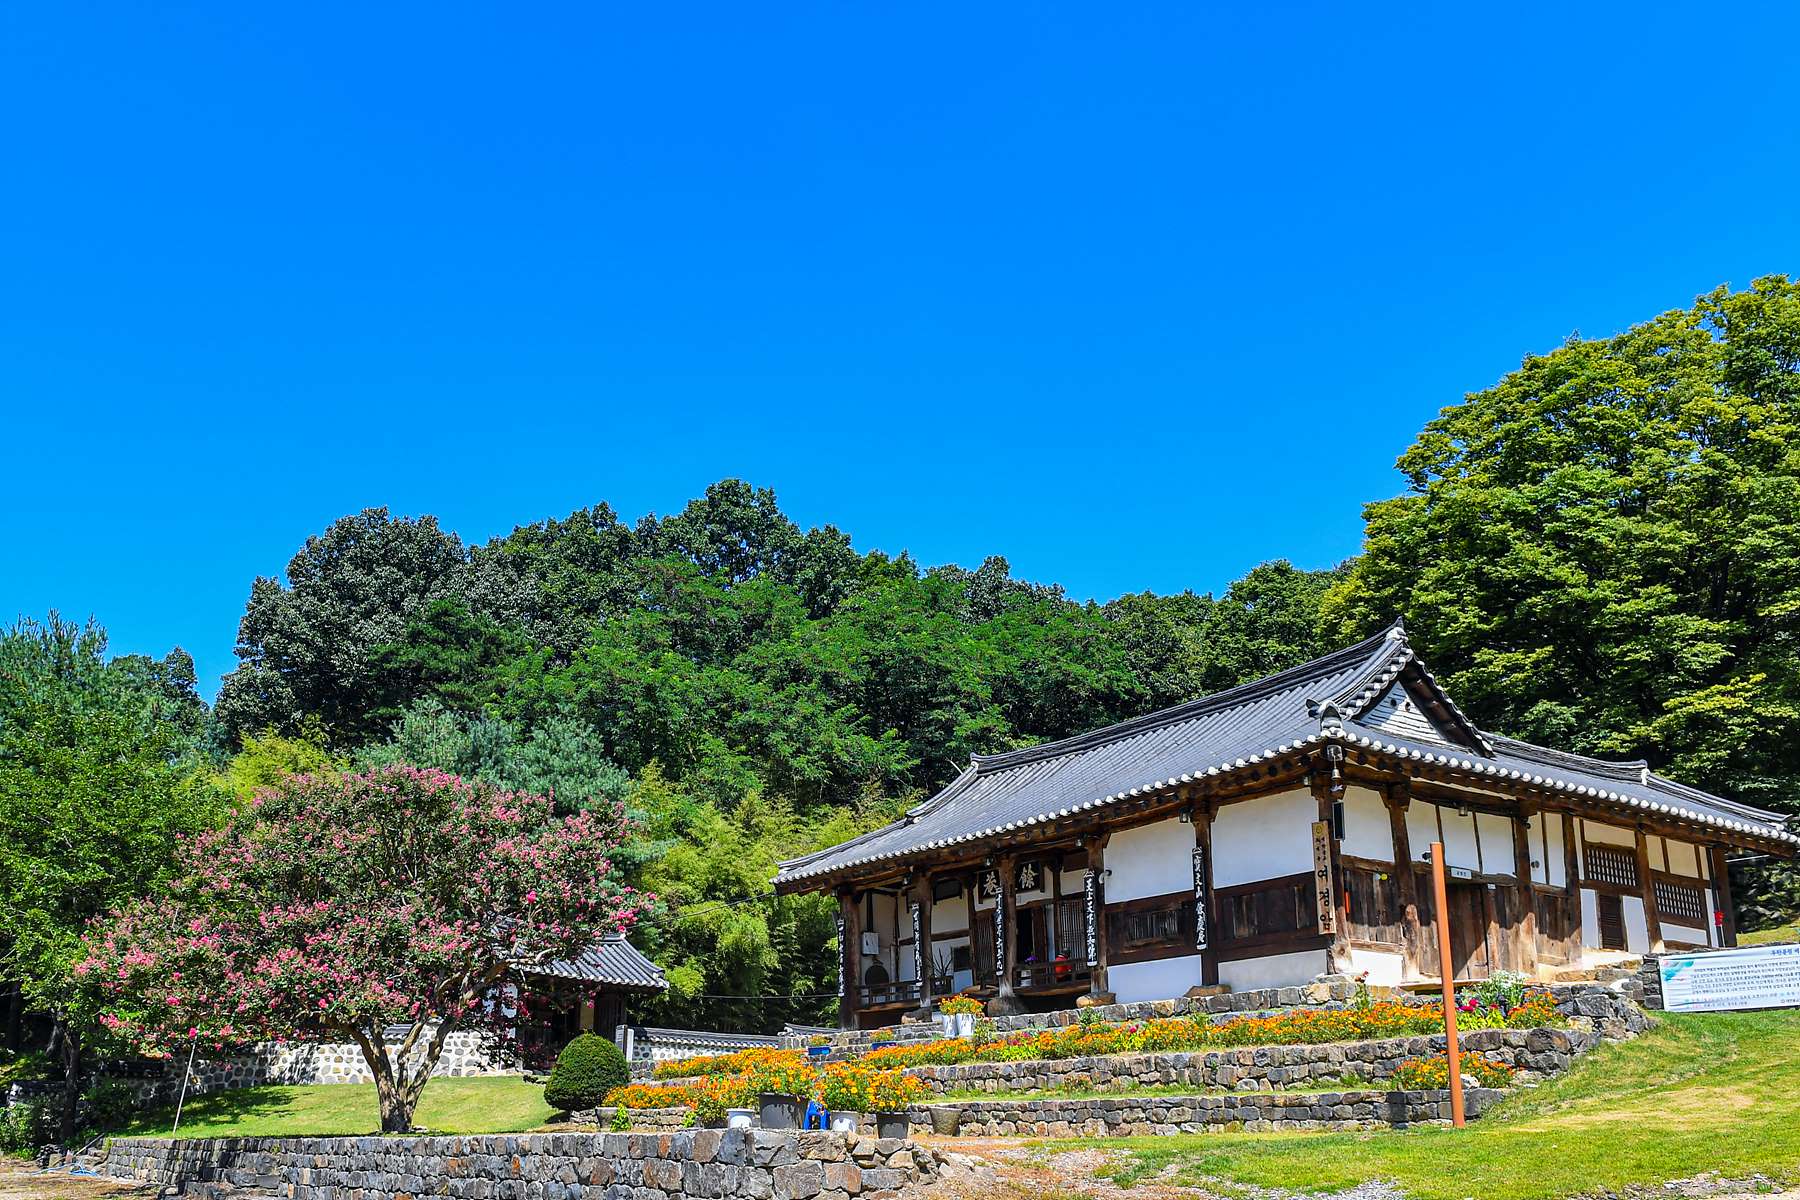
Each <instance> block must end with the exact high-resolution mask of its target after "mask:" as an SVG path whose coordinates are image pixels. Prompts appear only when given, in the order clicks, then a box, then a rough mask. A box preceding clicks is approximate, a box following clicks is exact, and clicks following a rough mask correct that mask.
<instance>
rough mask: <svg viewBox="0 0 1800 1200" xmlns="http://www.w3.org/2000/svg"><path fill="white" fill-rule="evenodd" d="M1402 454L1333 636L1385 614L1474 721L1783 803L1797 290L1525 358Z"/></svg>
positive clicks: (1793, 732)
mask: <svg viewBox="0 0 1800 1200" xmlns="http://www.w3.org/2000/svg"><path fill="white" fill-rule="evenodd" d="M1399 466H1400V469H1401V470H1402V471H1404V472H1405V473H1406V474H1407V476H1408V478H1409V480H1410V481H1411V489H1410V491H1409V493H1408V494H1406V495H1404V496H1401V497H1398V498H1396V499H1393V500H1386V501H1382V502H1380V503H1377V504H1372V505H1370V506H1369V507H1368V509H1367V519H1368V530H1367V536H1366V542H1365V550H1364V554H1363V556H1362V557H1361V559H1360V560H1358V561H1357V563H1356V565H1355V567H1354V569H1353V570H1352V572H1351V573H1350V575H1349V577H1348V578H1347V579H1346V580H1345V581H1344V582H1343V583H1342V584H1341V585H1340V586H1339V587H1338V588H1337V589H1336V590H1335V591H1334V592H1333V593H1332V595H1331V596H1330V597H1329V598H1328V601H1327V608H1328V616H1329V619H1330V620H1331V621H1332V622H1333V624H1334V625H1335V626H1336V628H1337V629H1338V630H1339V631H1341V633H1342V634H1343V635H1345V636H1348V635H1349V634H1352V633H1361V632H1367V631H1370V630H1372V629H1374V628H1376V627H1378V626H1379V625H1381V624H1383V623H1385V622H1386V621H1388V620H1390V619H1391V618H1392V617H1393V616H1395V615H1404V616H1405V618H1406V621H1407V626H1408V629H1409V631H1410V632H1411V634H1412V637H1413V640H1414V642H1415V644H1417V645H1418V646H1419V647H1420V648H1421V650H1422V651H1423V652H1424V654H1425V655H1426V656H1427V657H1428V659H1429V661H1430V662H1431V664H1432V666H1433V668H1434V669H1435V670H1437V671H1439V672H1440V673H1441V674H1442V675H1443V676H1444V677H1445V678H1446V681H1447V683H1448V685H1449V687H1450V690H1451V691H1452V693H1453V694H1454V695H1455V696H1456V697H1457V699H1458V701H1459V702H1461V703H1462V704H1464V705H1465V706H1467V707H1468V708H1469V709H1470V710H1471V711H1472V713H1473V714H1474V715H1475V717H1476V718H1477V719H1478V720H1480V721H1483V722H1486V723H1488V724H1490V725H1491V726H1492V727H1494V728H1496V729H1501V730H1504V731H1506V732H1510V733H1515V734H1517V735H1519V736H1523V737H1527V738H1531V739H1534V740H1538V741H1543V742H1547V743H1550V744H1553V745H1557V746H1561V747H1565V748H1568V749H1573V750H1579V751H1584V752H1588V753H1593V754H1601V755H1612V756H1626V757H1636V756H1642V757H1645V758H1648V759H1649V760H1650V761H1651V763H1652V765H1653V766H1655V767H1656V768H1658V769H1660V770H1666V771H1668V772H1669V773H1670V774H1671V775H1673V776H1674V777H1676V778H1679V779H1683V780H1685V781H1687V782H1691V783H1694V784H1696V785H1698V786H1701V787H1704V788H1707V789H1710V790H1713V791H1717V792H1720V793H1722V794H1724V795H1727V796H1734V797H1737V798H1739V799H1742V800H1745V801H1748V802H1750V803H1755V804H1761V805H1764V806H1767V807H1771V808H1776V809H1779V810H1782V811H1786V812H1793V811H1795V801H1794V797H1795V796H1796V795H1800V790H1797V787H1796V785H1797V784H1800V654H1797V651H1800V285H1797V284H1795V283H1792V282H1790V281H1789V280H1788V279H1787V278H1786V277H1784V276H1770V277H1767V278H1763V279H1759V280H1757V281H1756V282H1755V284H1754V285H1753V286H1752V287H1751V288H1750V289H1749V290H1748V291H1744V292H1736V293H1734V292H1730V291H1728V290H1726V289H1724V288H1720V289H1719V290H1717V291H1715V292H1713V293H1711V294H1709V295H1707V296H1703V297H1701V298H1700V299H1699V300H1698V301H1697V302H1696V303H1695V304H1694V306H1693V307H1692V308H1689V309H1686V310H1681V311H1675V312H1669V313H1664V314H1663V315H1662V316H1659V317H1657V318H1655V319H1654V320H1651V321H1647V322H1645V323H1644V324H1642V325H1638V326H1635V327H1633V328H1631V329H1629V330H1627V331H1626V332H1624V333H1621V334H1619V335H1617V336H1614V337H1609V338H1603V339H1597V340H1581V339H1578V338H1571V339H1569V341H1568V342H1567V343H1566V344H1564V345H1563V346H1562V347H1560V348H1559V349H1557V350H1555V351H1552V352H1551V353H1549V354H1544V355H1532V356H1528V357H1527V358H1526V359H1525V360H1524V362H1523V363H1522V364H1521V366H1520V368H1519V369H1518V370H1517V371H1515V372H1513V373H1512V374H1510V375H1508V376H1506V377H1505V378H1504V379H1502V380H1500V381H1499V382H1498V383H1497V384H1495V385H1494V386H1493V387H1491V388H1488V389H1486V390H1485V391H1481V392H1476V393H1473V394H1471V395H1470V396H1468V397H1467V398H1466V399H1465V400H1464V401H1463V402H1462V403H1461V404H1458V405H1455V406H1452V407H1450V408H1447V409H1445V410H1444V411H1443V413H1442V415H1441V416H1439V417H1438V418H1437V419H1436V420H1435V421H1432V422H1431V423H1430V424H1429V425H1427V426H1426V427H1425V430H1424V432H1423V433H1421V434H1420V436H1419V438H1418V440H1417V441H1416V442H1414V443H1413V445H1412V447H1411V448H1410V449H1408V450H1407V452H1406V453H1405V454H1404V455H1402V456H1401V458H1400V462H1399ZM1782 886H1784V885H1781V884H1780V882H1779V880H1777V881H1776V891H1775V893H1774V894H1773V895H1772V896H1765V897H1764V899H1765V901H1769V900H1773V901H1774V902H1775V903H1777V904H1779V903H1782V902H1783V900H1782V896H1781V888H1782ZM1796 899H1800V896H1796V895H1795V894H1794V893H1793V892H1792V890H1791V889H1790V890H1789V891H1788V893H1787V894H1786V897H1785V903H1787V904H1789V905H1791V904H1792V903H1793V902H1794V901H1795V900H1796Z"/></svg>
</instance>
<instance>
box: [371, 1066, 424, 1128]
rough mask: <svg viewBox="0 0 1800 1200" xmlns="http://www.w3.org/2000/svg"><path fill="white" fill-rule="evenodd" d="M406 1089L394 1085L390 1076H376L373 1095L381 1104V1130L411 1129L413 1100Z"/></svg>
mask: <svg viewBox="0 0 1800 1200" xmlns="http://www.w3.org/2000/svg"><path fill="white" fill-rule="evenodd" d="M406 1092H407V1089H404V1088H401V1087H398V1086H396V1085H395V1083H394V1081H393V1079H392V1078H391V1077H384V1076H377V1077H376V1080H375V1095H376V1097H377V1099H378V1100H379V1102H380V1104H381V1132H383V1133H406V1132H408V1131H409V1130H411V1129H412V1123H413V1108H414V1107H415V1102H414V1100H413V1099H412V1097H411V1096H409V1095H407V1094H406Z"/></svg>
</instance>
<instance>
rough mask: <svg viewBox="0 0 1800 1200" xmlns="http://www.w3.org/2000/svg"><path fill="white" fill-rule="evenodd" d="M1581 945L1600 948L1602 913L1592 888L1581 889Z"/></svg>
mask: <svg viewBox="0 0 1800 1200" xmlns="http://www.w3.org/2000/svg"><path fill="white" fill-rule="evenodd" d="M1581 944H1582V945H1583V946H1588V947H1592V948H1594V949H1596V950H1597V949H1599V948H1600V913H1599V906H1598V905H1597V904H1596V902H1595V900H1594V890H1593V889H1592V888H1582V889H1581Z"/></svg>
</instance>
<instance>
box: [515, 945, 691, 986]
mask: <svg viewBox="0 0 1800 1200" xmlns="http://www.w3.org/2000/svg"><path fill="white" fill-rule="evenodd" d="M519 969H520V970H521V971H523V972H524V973H525V974H527V975H552V976H555V977H556V978H558V979H574V980H577V981H579V982H582V983H600V984H606V985H608V986H611V987H617V988H624V989H627V990H632V991H645V992H660V991H663V990H664V989H666V988H667V987H668V986H669V981H668V980H666V979H664V978H663V973H662V968H660V967H658V966H657V965H656V964H655V963H653V962H651V961H650V960H649V959H647V958H645V957H644V955H643V953H642V952H641V951H639V950H638V948H637V947H636V946H633V945H632V944H631V943H630V942H628V941H626V940H625V935H624V934H622V933H614V934H608V935H607V936H606V937H603V938H601V939H600V940H599V941H597V942H595V943H594V944H593V945H591V946H589V947H588V948H587V949H586V950H584V951H582V952H581V953H580V954H579V955H577V956H576V957H574V958H572V959H563V960H559V961H557V962H552V963H544V964H543V965H541V966H526V965H521V966H520V968H519Z"/></svg>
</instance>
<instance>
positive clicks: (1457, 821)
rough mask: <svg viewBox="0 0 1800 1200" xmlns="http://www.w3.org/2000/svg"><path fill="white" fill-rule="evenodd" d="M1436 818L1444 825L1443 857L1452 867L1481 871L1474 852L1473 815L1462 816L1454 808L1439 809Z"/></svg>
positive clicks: (1478, 858)
mask: <svg viewBox="0 0 1800 1200" xmlns="http://www.w3.org/2000/svg"><path fill="white" fill-rule="evenodd" d="M1438 818H1439V819H1440V820H1441V821H1442V822H1443V825H1444V857H1445V860H1446V861H1447V862H1448V863H1449V864H1450V865H1451V866H1453V867H1467V868H1468V869H1469V870H1471V871H1479V870H1481V856H1480V855H1479V854H1478V853H1476V850H1475V814H1474V813H1470V814H1469V815H1468V816H1463V815H1462V814H1461V813H1458V812H1457V811H1456V810H1455V809H1454V808H1444V807H1441V806H1440V807H1439V809H1438Z"/></svg>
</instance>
